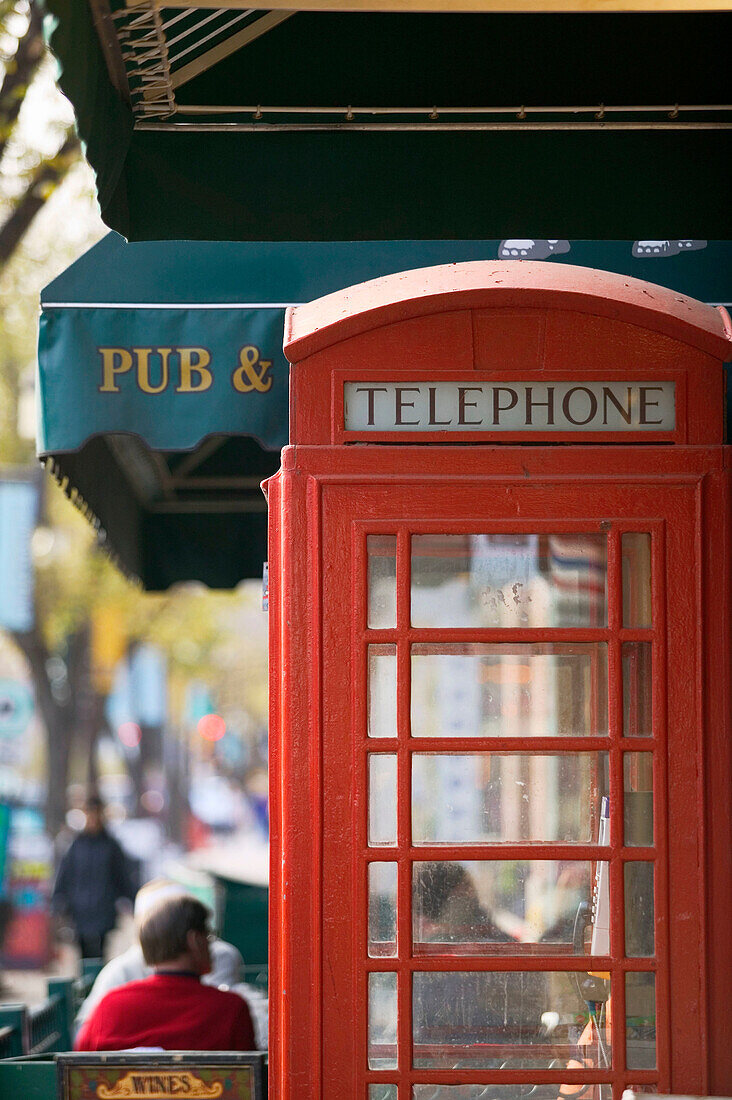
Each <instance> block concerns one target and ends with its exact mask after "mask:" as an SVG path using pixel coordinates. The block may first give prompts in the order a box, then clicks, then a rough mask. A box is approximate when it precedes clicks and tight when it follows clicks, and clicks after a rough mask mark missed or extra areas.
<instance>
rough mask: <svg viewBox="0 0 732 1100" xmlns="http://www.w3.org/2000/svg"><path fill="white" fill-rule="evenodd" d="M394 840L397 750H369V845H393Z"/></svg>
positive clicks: (395, 828)
mask: <svg viewBox="0 0 732 1100" xmlns="http://www.w3.org/2000/svg"><path fill="white" fill-rule="evenodd" d="M396 839H397V758H396V753H372V754H371V755H370V756H369V844H372V845H376V846H378V845H384V844H396Z"/></svg>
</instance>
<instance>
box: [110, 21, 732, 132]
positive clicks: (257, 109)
mask: <svg viewBox="0 0 732 1100" xmlns="http://www.w3.org/2000/svg"><path fill="white" fill-rule="evenodd" d="M290 2H291V0H290ZM90 4H91V7H92V11H93V14H94V21H95V25H96V28H97V32H98V34H99V37H100V41H101V44H102V49H103V52H104V56H105V60H106V63H107V69H108V71H109V75H110V79H111V81H112V84H113V85H114V87H115V88H116V90H117V91H118V93H119V94H120V95H121V96H122V97H123V98H124V99H125V100H126V101H127V102H128V103H129V104H130V106H131V108H132V111H133V115H134V118H135V129H136V130H167V131H172V132H176V131H178V132H180V133H184V132H187V131H191V130H195V131H201V132H256V131H261V132H263V133H267V132H272V131H313V130H316V131H334V130H342V131H348V130H351V131H383V130H393V131H397V132H399V131H429V130H434V131H444V130H458V131H474V130H486V131H492V130H514V131H520V130H724V129H730V128H732V104H680V103H672V104H652V103H649V104H605V103H594V104H580V105H564V104H554V105H532V104H517V105H515V106H506V105H486V106H474V105H470V106H464V105H460V104H447V105H439V104H428V105H427V104H426V105H425V106H418V107H414V106H408V107H405V106H399V105H389V104H377V105H370V106H369V105H352V104H343V105H342V106H334V105H327V106H322V105H317V104H309V105H302V104H300V105H296V106H295V105H289V106H288V105H279V104H261V103H260V104H241V105H237V104H226V105H221V104H212V103H198V104H180V103H178V101H177V99H176V91H177V90H178V89H179V88H181V87H183V86H184V85H185V84H187V83H188V82H189V81H190V80H192V79H194V78H195V77H197V76H199V75H201V74H202V73H204V72H206V71H207V70H209V69H211V68H212V67H213V66H215V65H217V64H218V63H219V62H220V61H223V60H224V59H225V58H227V57H230V56H231V55H232V54H234V53H236V52H237V51H239V50H241V49H244V48H245V47H246V46H247V45H249V44H250V43H251V42H254V41H256V40H257V39H258V38H260V37H261V36H262V35H264V34H267V33H268V32H269V31H270V30H273V29H274V28H275V27H277V26H279V25H280V24H281V23H283V22H284V21H285V20H286V19H289V18H291V17H292V16H293V15H296V14H297V13H298V12H299V11H302V12H305V11H307V12H316V11H317V12H341V13H345V12H347V11H350V12H356V11H359V12H364V11H365V12H369V11H373V12H421V13H426V12H430V11H431V12H438V11H450V12H451V13H455V12H466V13H468V12H498V11H501V12H505V11H511V12H557V11H578V10H580V5H578V4H577V3H576V0H498V2H496V0H493V2H491V3H487V2H484V0H474V2H472V3H464V2H463V3H459V4H457V5H453V4H445V3H438V2H436V0H434V2H427V3H425V2H420V3H414V2H411V0H401V2H399V0H392V2H389V3H386V2H384V3H378V2H377V3H365V2H364V3H360V2H356V3H348V4H344V3H336V2H331V3H326V2H320V0H313V2H310V0H298V6H297V10H293V9H292V8H291V7H290V6H289V4H286V3H277V2H273V0H270V2H269V4H268V7H267V9H260V8H258V7H257V6H256V5H255V6H252V5H251V4H250V3H245V2H243V0H224V2H222V0H193V2H191V0H165V3H164V4H160V3H159V2H158V0H144V2H143V3H140V2H139V0H128V2H127V5H126V6H125V7H122V8H120V9H118V10H116V11H112V10H111V8H110V5H109V0H90ZM594 7H596V8H597V10H603V11H609V10H613V11H632V10H643V11H649V10H659V11H660V10H665V11H672V10H673V11H696V10H706V11H711V10H717V9H718V8H719V5H718V4H717V3H706V4H705V5H704V7H701V6H700V5H697V4H693V3H681V2H680V0H668V2H666V0H664V2H663V3H662V4H659V3H655V4H654V3H649V0H638V2H637V3H636V0H614V2H613V0H610V2H609V3H608V0H598V3H597V5H593V3H592V0H591V2H590V9H589V10H590V11H591V10H594ZM581 10H583V11H587V10H588V9H587V4H586V3H583V4H582V5H581ZM207 47H208V48H207ZM191 55H193V56H191Z"/></svg>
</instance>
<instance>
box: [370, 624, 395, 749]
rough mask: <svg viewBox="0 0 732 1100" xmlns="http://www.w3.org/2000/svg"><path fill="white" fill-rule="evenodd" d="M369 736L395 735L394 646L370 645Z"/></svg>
mask: <svg viewBox="0 0 732 1100" xmlns="http://www.w3.org/2000/svg"><path fill="white" fill-rule="evenodd" d="M368 721H369V737H396V735H397V699H396V646H395V645H370V646H369V719H368Z"/></svg>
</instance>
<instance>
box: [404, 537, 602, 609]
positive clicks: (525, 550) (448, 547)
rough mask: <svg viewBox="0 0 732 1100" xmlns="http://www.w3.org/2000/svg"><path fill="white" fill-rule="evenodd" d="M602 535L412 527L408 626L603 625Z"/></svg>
mask: <svg viewBox="0 0 732 1100" xmlns="http://www.w3.org/2000/svg"><path fill="white" fill-rule="evenodd" d="M606 622H607V540H606V537H605V536H604V535H497V534H485V535H413V536H412V624H413V625H414V626H432V627H435V626H447V627H450V626H452V627H458V626H489V627H499V626H506V627H522V626H532V627H537V626H557V627H559V626H605V624H606Z"/></svg>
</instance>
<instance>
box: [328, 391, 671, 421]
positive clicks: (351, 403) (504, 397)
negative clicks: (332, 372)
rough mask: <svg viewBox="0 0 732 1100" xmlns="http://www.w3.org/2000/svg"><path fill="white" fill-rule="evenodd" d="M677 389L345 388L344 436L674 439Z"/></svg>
mask: <svg viewBox="0 0 732 1100" xmlns="http://www.w3.org/2000/svg"><path fill="white" fill-rule="evenodd" d="M675 386H676V384H675V383H674V382H653V381H649V382H594V381H593V382H581V381H578V382H480V381H477V380H473V379H465V380H462V379H461V380H460V381H449V382H444V381H442V382H409V381H404V382H402V381H399V382H373V381H372V382H346V383H344V388H343V399H344V401H343V403H344V428H345V430H346V431H347V432H445V433H449V432H460V433H464V432H487V433H493V432H541V433H544V432H671V431H673V430H674V428H675V427H676V395H675Z"/></svg>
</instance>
